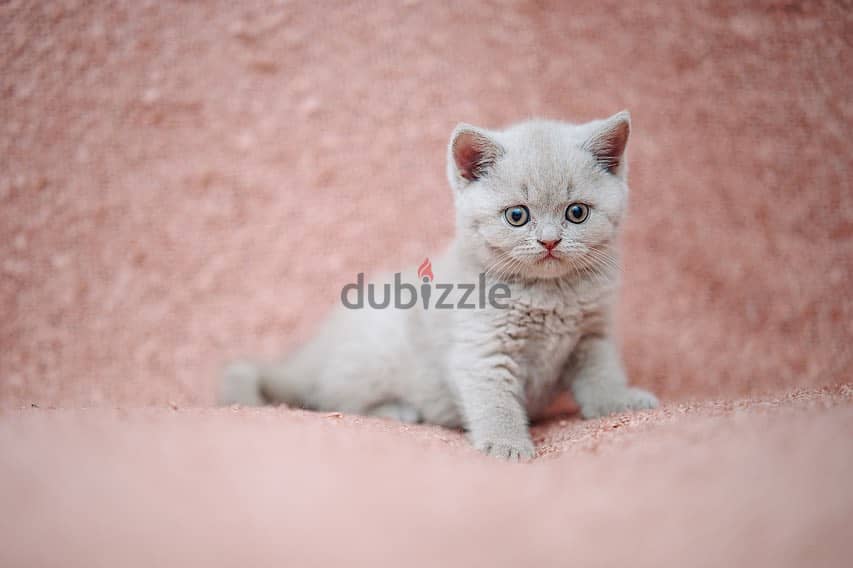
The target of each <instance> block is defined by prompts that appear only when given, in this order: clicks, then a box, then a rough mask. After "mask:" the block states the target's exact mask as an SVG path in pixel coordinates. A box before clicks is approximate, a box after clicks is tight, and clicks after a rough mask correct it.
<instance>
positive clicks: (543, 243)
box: [539, 239, 563, 250]
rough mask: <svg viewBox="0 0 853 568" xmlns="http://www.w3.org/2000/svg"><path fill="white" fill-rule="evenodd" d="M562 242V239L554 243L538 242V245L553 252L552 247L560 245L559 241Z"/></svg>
mask: <svg viewBox="0 0 853 568" xmlns="http://www.w3.org/2000/svg"><path fill="white" fill-rule="evenodd" d="M562 240H563V239H557V240H555V241H539V244H540V245H542V246H543V247H545V248H546V249H548V250H554V247H555V246H557V245H558V244H560V241H562Z"/></svg>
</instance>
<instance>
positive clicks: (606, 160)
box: [583, 110, 631, 178]
mask: <svg viewBox="0 0 853 568" xmlns="http://www.w3.org/2000/svg"><path fill="white" fill-rule="evenodd" d="M630 134H631V115H630V114H629V113H628V111H627V110H623V111H622V112H617V113H616V114H614V115H613V116H611V117H610V118H607V119H604V120H602V121H600V123H599V124H597V125H596V127H595V131H594V132H593V134H592V136H590V137H589V138H588V139H587V141H586V142H584V145H583V147H584V149H586V150H588V151H589V152H591V153H592V155H593V156H595V159H596V161H597V162H598V163H599V165H600V166H601V167H602V168H604V169H605V170H607V171H608V172H609V173H611V174H613V175H616V176H619V177H621V178H624V177H625V174H626V173H627V171H628V165H627V160H626V157H625V147H626V146H627V145H628V136H629V135H630Z"/></svg>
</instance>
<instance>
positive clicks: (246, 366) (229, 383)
mask: <svg viewBox="0 0 853 568" xmlns="http://www.w3.org/2000/svg"><path fill="white" fill-rule="evenodd" d="M293 371H294V369H292V368H291V367H290V366H289V365H285V364H260V363H254V362H251V361H235V362H233V363H231V364H230V365H228V366H227V367H225V371H224V372H223V376H222V382H221V383H220V386H219V403H220V404H222V405H231V404H241V405H243V406H263V405H265V404H282V403H283V404H287V405H288V406H300V407H303V408H307V407H308V402H309V401H308V398H310V397H309V394H310V391H311V389H310V387H309V385H308V384H307V383H306V382H305V381H300V380H298V379H296V378H295V377H299V376H301V375H300V374H299V373H295V372H293Z"/></svg>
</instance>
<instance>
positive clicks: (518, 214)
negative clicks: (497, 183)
mask: <svg viewBox="0 0 853 568" xmlns="http://www.w3.org/2000/svg"><path fill="white" fill-rule="evenodd" d="M504 217H506V220H507V223H509V224H510V225H512V226H513V227H521V226H522V225H525V224H527V222H528V221H529V220H530V210H528V209H527V207H525V206H524V205H515V206H513V207H508V208H507V210H506V211H504Z"/></svg>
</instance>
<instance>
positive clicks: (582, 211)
mask: <svg viewBox="0 0 853 568" xmlns="http://www.w3.org/2000/svg"><path fill="white" fill-rule="evenodd" d="M587 217H589V207H588V206H587V205H584V204H583V203H572V204H571V205H569V206H568V208H566V219H567V220H568V221H571V222H572V223H583V222H584V221H586V218H587Z"/></svg>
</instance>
